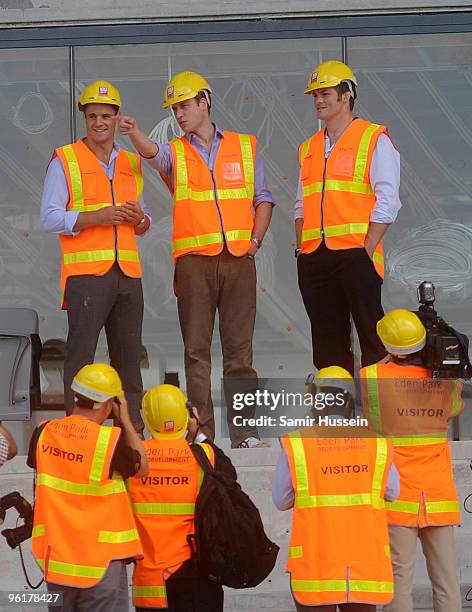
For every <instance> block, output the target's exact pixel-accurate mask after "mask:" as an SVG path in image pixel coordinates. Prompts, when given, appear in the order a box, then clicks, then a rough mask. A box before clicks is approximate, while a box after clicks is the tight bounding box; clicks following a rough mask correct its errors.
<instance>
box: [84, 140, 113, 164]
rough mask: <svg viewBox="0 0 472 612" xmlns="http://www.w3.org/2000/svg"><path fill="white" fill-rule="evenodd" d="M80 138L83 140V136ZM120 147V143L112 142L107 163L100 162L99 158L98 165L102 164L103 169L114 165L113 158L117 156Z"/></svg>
mask: <svg viewBox="0 0 472 612" xmlns="http://www.w3.org/2000/svg"><path fill="white" fill-rule="evenodd" d="M82 140H85V138H82ZM120 149H121V147H120V145H119V144H117V143H116V142H113V149H112V150H111V155H110V159H109V160H108V164H106V163H105V162H102V161H101V160H100V159H99V160H98V161H99V163H100V165H101V166H103V168H104V169H105V170H107V169H109V168H111V167H112V166H114V163H115V159H116V158H117V157H118V153H119V152H120ZM97 159H98V158H97Z"/></svg>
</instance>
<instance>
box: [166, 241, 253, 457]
mask: <svg viewBox="0 0 472 612" xmlns="http://www.w3.org/2000/svg"><path fill="white" fill-rule="evenodd" d="M175 280H176V286H177V307H178V312H179V321H180V329H181V331H182V338H183V341H184V348H185V376H186V381H187V394H188V397H189V399H190V400H191V402H192V404H193V405H194V406H195V407H196V408H197V409H198V411H199V415H200V427H201V430H202V431H203V433H205V434H206V435H207V436H208V437H209V438H210V439H211V440H213V439H214V437H215V419H214V414H213V402H212V397H211V343H212V338H213V328H214V323H215V315H216V311H217V310H218V314H219V327H220V339H221V348H222V351H223V377H224V378H225V379H244V380H252V381H254V382H255V384H257V373H256V371H255V370H254V368H253V367H252V337H253V334H254V325H255V320H256V267H255V261H254V259H251V258H249V257H248V256H246V255H245V256H242V257H235V256H234V255H231V253H229V251H228V250H227V249H226V248H224V249H223V250H222V252H221V253H220V254H219V255H214V256H207V255H185V256H183V257H179V258H178V260H177V262H176V269H175ZM231 412H232V410H228V414H227V420H228V427H229V435H230V438H231V443H232V446H233V447H235V446H237V445H238V444H239V443H240V442H242V440H244V439H245V438H247V437H249V436H252V435H257V431H256V430H254V429H251V428H242V427H234V426H233V425H232V419H231V414H230V413H231ZM253 412H254V411H253ZM244 416H246V415H244Z"/></svg>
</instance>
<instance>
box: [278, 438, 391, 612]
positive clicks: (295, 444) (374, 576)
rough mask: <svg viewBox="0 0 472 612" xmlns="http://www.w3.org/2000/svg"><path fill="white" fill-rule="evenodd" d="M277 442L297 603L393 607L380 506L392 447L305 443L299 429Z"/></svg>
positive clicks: (372, 442) (351, 441) (344, 441)
mask: <svg viewBox="0 0 472 612" xmlns="http://www.w3.org/2000/svg"><path fill="white" fill-rule="evenodd" d="M348 431H355V430H354V428H352V429H351V428H349V430H348V429H347V430H346V432H348ZM348 435H349V434H348ZM353 435H355V433H354V434H353ZM281 443H282V446H283V448H284V450H285V452H286V454H287V457H288V463H289V466H290V475H291V479H292V484H293V488H294V491H295V500H294V510H293V516H292V531H291V536H290V546H289V551H288V562H287V568H286V569H287V571H288V572H290V583H291V587H292V592H293V594H294V597H295V599H296V601H297V602H298V603H300V604H302V605H304V606H313V605H315V606H316V605H322V604H337V603H347V602H349V603H354V602H356V603H370V604H385V603H388V602H389V601H391V600H392V595H393V575H392V565H391V560H390V548H389V537H388V528H387V515H386V511H385V501H384V495H385V490H386V486H387V476H388V471H389V468H390V464H391V462H392V447H391V444H390V442H389V441H388V440H386V439H385V438H356V437H352V438H328V437H326V438H321V437H318V436H317V437H304V436H303V430H301V431H299V432H292V433H290V434H289V435H288V436H287V437H283V438H281Z"/></svg>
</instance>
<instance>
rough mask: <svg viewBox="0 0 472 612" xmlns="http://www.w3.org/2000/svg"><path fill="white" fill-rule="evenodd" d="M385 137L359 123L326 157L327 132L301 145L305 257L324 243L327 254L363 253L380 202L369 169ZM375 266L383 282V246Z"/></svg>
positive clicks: (376, 128) (379, 247) (378, 249)
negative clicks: (330, 251) (357, 250)
mask: <svg viewBox="0 0 472 612" xmlns="http://www.w3.org/2000/svg"><path fill="white" fill-rule="evenodd" d="M382 132H385V127H384V126H381V125H377V124H373V123H370V122H368V121H365V120H363V119H357V120H356V121H353V122H352V123H351V124H350V126H349V127H348V129H347V130H346V132H345V133H344V134H343V137H342V141H341V140H340V142H339V145H338V146H336V147H334V148H333V149H332V151H331V152H330V154H329V157H327V158H326V157H325V134H326V131H325V130H320V131H319V132H317V133H316V134H315V135H314V136H312V137H311V138H309V139H308V140H306V141H305V142H304V143H302V145H301V146H300V149H299V162H300V180H301V186H302V199H303V219H304V220H303V229H302V236H301V238H302V239H301V253H302V254H308V253H312V252H313V251H314V250H316V249H317V248H318V247H319V245H320V244H321V241H322V240H323V239H324V240H325V242H326V246H327V247H328V248H329V249H334V250H337V249H343V250H345V249H351V248H364V242H365V237H366V235H367V233H368V231H369V226H370V216H371V211H372V209H373V207H374V206H375V201H376V198H375V194H374V192H373V187H372V185H371V184H370V178H369V167H370V163H371V158H372V154H373V151H374V149H375V144H376V141H377V138H378V137H379V135H380V134H381V133H382ZM322 161H324V168H323V163H322ZM372 261H373V264H374V267H375V270H376V272H377V273H378V274H379V275H380V276H381V277H382V278H383V274H384V258H383V253H382V242H381V241H380V242H379V244H378V245H377V246H376V248H375V251H374V255H373V256H372Z"/></svg>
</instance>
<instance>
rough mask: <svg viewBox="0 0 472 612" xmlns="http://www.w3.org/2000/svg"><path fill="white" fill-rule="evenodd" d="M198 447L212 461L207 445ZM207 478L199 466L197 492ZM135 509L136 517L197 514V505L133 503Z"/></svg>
mask: <svg viewBox="0 0 472 612" xmlns="http://www.w3.org/2000/svg"><path fill="white" fill-rule="evenodd" d="M196 444H198V446H200V447H201V448H202V449H203V450H204V452H205V455H206V456H207V458H208V461H211V459H210V451H209V449H208V447H207V446H206V444H200V443H199V442H196ZM204 476H205V472H204V471H203V470H202V468H201V467H200V466H199V468H198V484H197V491H200V488H201V486H202V482H203V478H204ZM131 506H132V508H133V512H134V514H136V515H166V514H167V515H169V514H173V515H185V514H194V513H195V504H181V503H166V504H153V503H141V502H133V503H132V504H131Z"/></svg>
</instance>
